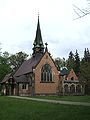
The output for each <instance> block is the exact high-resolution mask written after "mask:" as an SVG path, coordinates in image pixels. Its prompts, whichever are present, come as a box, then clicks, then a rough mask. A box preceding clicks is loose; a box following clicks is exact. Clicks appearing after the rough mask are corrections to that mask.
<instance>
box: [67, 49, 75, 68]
mask: <svg viewBox="0 0 90 120" xmlns="http://www.w3.org/2000/svg"><path fill="white" fill-rule="evenodd" d="M74 67H75V59H74V54H73V52H72V51H71V52H70V53H69V58H68V60H67V68H68V69H69V70H71V69H74Z"/></svg>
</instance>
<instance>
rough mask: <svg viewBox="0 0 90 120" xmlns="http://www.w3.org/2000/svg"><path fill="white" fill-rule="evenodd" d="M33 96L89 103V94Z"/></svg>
mask: <svg viewBox="0 0 90 120" xmlns="http://www.w3.org/2000/svg"><path fill="white" fill-rule="evenodd" d="M35 98H41V99H51V100H63V101H73V102H89V103H90V96H35Z"/></svg>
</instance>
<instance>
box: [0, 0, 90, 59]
mask: <svg viewBox="0 0 90 120" xmlns="http://www.w3.org/2000/svg"><path fill="white" fill-rule="evenodd" d="M73 5H76V6H77V7H79V8H80V9H85V8H88V7H89V6H88V4H87V1H86V0H82V4H81V0H0V43H1V45H0V47H1V48H2V50H1V51H2V52H4V51H8V52H9V53H10V54H15V53H18V52H20V51H22V52H25V53H27V54H32V48H33V42H34V39H35V35H36V27H37V20H38V12H39V20H40V27H41V33H42V39H43V42H44V43H45V42H47V43H48V50H49V52H50V53H51V55H52V56H53V58H57V57H60V58H63V57H64V58H68V55H69V52H70V51H72V52H73V53H75V51H76V49H77V50H78V53H79V55H80V57H82V56H83V52H84V49H85V48H89V49H90V15H87V16H85V17H82V18H80V19H76V18H77V17H78V16H77V14H76V13H75V12H74V10H73V9H74V6H73ZM75 9H76V8H75ZM76 11H78V10H77V9H76ZM79 12H80V11H79ZM80 14H81V13H80ZM74 19H76V20H74Z"/></svg>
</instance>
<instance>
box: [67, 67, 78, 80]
mask: <svg viewBox="0 0 90 120" xmlns="http://www.w3.org/2000/svg"><path fill="white" fill-rule="evenodd" d="M72 77H73V78H74V80H78V77H77V76H76V74H75V72H74V70H73V69H71V71H70V73H69V75H68V76H67V80H71V78H72Z"/></svg>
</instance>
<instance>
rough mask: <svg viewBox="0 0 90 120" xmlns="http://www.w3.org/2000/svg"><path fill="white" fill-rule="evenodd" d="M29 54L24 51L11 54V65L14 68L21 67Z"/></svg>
mask: <svg viewBox="0 0 90 120" xmlns="http://www.w3.org/2000/svg"><path fill="white" fill-rule="evenodd" d="M27 57H28V55H27V54H26V53H23V52H19V53H16V54H15V55H11V56H10V57H9V60H10V65H11V66H12V67H13V69H14V70H17V68H19V67H20V65H21V64H22V63H23V62H24V61H25V60H26V59H27Z"/></svg>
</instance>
